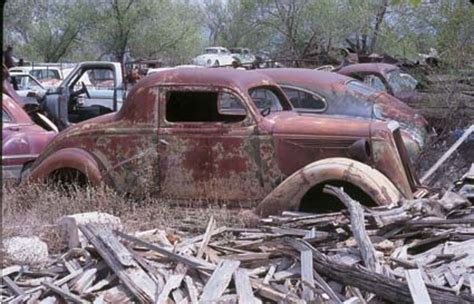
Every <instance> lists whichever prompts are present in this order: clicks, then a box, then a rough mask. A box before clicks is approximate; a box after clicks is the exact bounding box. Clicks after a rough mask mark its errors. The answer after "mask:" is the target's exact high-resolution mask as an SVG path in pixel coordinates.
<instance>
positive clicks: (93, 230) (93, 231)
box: [79, 224, 156, 302]
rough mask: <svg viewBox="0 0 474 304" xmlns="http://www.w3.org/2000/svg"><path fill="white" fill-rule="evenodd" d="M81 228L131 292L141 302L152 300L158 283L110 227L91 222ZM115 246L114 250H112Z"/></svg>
mask: <svg viewBox="0 0 474 304" xmlns="http://www.w3.org/2000/svg"><path fill="white" fill-rule="evenodd" d="M79 229H80V230H81V232H82V233H83V234H84V236H85V237H86V238H87V239H88V240H89V242H90V243H91V244H92V245H94V247H95V249H96V250H97V252H98V253H99V254H100V256H101V257H102V258H103V259H104V261H105V262H106V263H107V265H109V267H110V269H111V270H112V271H113V272H114V273H115V274H116V275H117V277H118V278H119V279H120V280H121V281H122V282H123V284H124V285H125V286H126V287H127V288H128V289H129V290H130V292H131V293H132V294H133V295H134V296H135V297H136V298H137V299H138V300H140V301H141V302H152V301H153V300H154V298H155V294H156V285H155V283H154V282H153V280H152V279H151V277H150V276H149V275H148V274H147V273H146V272H145V271H144V270H143V269H142V268H141V267H140V266H139V265H138V263H137V262H136V261H135V260H134V258H133V255H132V253H130V251H128V249H127V248H126V247H125V246H124V245H123V244H121V243H120V242H119V240H118V239H117V238H116V237H115V236H114V235H113V234H112V231H111V230H110V229H106V228H104V227H99V226H95V225H91V224H85V225H80V226H79ZM112 248H113V250H111V249H112Z"/></svg>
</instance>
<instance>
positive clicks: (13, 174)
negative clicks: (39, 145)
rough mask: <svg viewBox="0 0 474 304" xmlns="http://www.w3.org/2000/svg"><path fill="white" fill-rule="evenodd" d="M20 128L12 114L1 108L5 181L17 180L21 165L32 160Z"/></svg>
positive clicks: (3, 174) (3, 173)
mask: <svg viewBox="0 0 474 304" xmlns="http://www.w3.org/2000/svg"><path fill="white" fill-rule="evenodd" d="M22 128H23V126H22V124H20V123H18V122H17V121H16V119H15V117H14V116H13V115H12V113H11V112H9V111H8V110H7V109H5V108H2V176H3V178H5V179H17V178H18V177H19V176H20V172H21V169H22V168H23V163H24V162H25V161H26V160H29V159H31V158H32V156H31V155H29V147H28V142H27V141H26V140H25V139H24V138H23V136H22V132H23V131H22ZM35 157H36V156H35Z"/></svg>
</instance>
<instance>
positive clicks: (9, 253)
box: [3, 236, 49, 264]
mask: <svg viewBox="0 0 474 304" xmlns="http://www.w3.org/2000/svg"><path fill="white" fill-rule="evenodd" d="M3 250H4V252H5V255H6V257H7V258H9V259H11V260H13V261H15V262H17V263H25V264H41V263H45V262H47V261H48V256H49V253H48V245H46V243H45V242H43V241H42V240H40V238H39V237H37V236H30V237H21V236H15V237H11V238H7V239H5V240H3Z"/></svg>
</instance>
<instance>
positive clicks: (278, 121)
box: [265, 111, 371, 137]
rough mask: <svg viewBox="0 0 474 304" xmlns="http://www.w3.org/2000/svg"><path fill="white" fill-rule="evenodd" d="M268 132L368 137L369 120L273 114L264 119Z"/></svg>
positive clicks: (298, 114)
mask: <svg viewBox="0 0 474 304" xmlns="http://www.w3.org/2000/svg"><path fill="white" fill-rule="evenodd" d="M265 121H266V122H265V123H266V125H267V126H268V127H269V131H270V132H272V133H273V134H275V135H278V134H281V135H283V134H297V135H314V134H317V135H318V136H326V135H327V136H344V137H368V136H369V135H370V134H369V133H370V124H371V122H370V120H366V119H352V118H347V117H340V118H339V117H336V116H334V115H331V116H326V115H321V114H306V113H297V112H293V111H283V112H275V113H272V114H270V115H268V116H267V117H265Z"/></svg>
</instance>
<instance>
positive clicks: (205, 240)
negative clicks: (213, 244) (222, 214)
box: [196, 216, 216, 259]
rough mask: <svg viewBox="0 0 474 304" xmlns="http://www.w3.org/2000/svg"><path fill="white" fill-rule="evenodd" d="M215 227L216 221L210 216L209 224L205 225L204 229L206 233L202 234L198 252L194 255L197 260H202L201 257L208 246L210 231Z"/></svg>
mask: <svg viewBox="0 0 474 304" xmlns="http://www.w3.org/2000/svg"><path fill="white" fill-rule="evenodd" d="M215 225H216V221H215V220H214V217H213V216H211V219H210V220H209V223H208V224H207V227H206V232H205V233H204V236H203V238H202V242H201V245H200V246H199V249H198V252H197V253H196V257H197V258H199V259H200V258H202V255H203V254H204V250H205V249H206V247H207V245H208V244H209V241H210V240H211V236H212V231H213V230H214V228H215Z"/></svg>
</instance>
